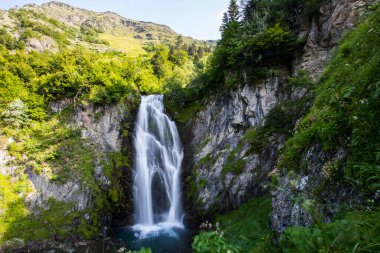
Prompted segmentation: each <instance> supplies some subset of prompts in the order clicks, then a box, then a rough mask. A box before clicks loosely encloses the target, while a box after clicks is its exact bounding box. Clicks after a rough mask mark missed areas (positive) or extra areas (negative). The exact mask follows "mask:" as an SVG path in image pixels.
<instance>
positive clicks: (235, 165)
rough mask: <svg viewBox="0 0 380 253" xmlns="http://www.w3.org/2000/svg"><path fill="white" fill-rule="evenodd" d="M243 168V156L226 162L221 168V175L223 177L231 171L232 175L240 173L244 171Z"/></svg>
mask: <svg viewBox="0 0 380 253" xmlns="http://www.w3.org/2000/svg"><path fill="white" fill-rule="evenodd" d="M244 169H245V161H244V159H243V158H241V159H238V160H236V161H230V162H227V163H226V164H225V165H224V166H223V169H222V174H221V176H222V177H225V176H226V175H227V173H232V174H234V175H240V174H241V173H243V172H244Z"/></svg>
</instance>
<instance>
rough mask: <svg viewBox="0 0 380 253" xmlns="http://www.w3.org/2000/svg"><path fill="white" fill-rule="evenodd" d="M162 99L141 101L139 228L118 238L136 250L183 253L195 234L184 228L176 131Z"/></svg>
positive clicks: (137, 187)
mask: <svg viewBox="0 0 380 253" xmlns="http://www.w3.org/2000/svg"><path fill="white" fill-rule="evenodd" d="M163 99H164V97H163V96H162V95H150V96H142V97H141V104H140V107H139V110H138V114H137V119H136V126H135V133H134V148H135V158H134V172H135V174H134V206H135V213H134V218H135V225H134V226H132V227H121V228H120V229H118V230H117V231H116V238H117V239H119V240H121V241H123V242H124V243H125V245H126V246H127V247H128V248H129V249H132V250H139V249H140V248H141V247H148V248H150V249H151V250H152V252H154V253H182V252H183V253H185V252H189V249H191V234H190V233H189V231H187V230H186V229H185V228H184V225H183V223H182V217H183V213H182V208H181V187H180V185H181V184H180V177H181V175H180V174H181V163H182V159H183V148H182V144H181V142H180V139H179V135H178V131H177V127H176V125H175V124H174V122H173V121H171V120H170V119H169V117H168V116H167V115H166V114H165V113H164V105H163Z"/></svg>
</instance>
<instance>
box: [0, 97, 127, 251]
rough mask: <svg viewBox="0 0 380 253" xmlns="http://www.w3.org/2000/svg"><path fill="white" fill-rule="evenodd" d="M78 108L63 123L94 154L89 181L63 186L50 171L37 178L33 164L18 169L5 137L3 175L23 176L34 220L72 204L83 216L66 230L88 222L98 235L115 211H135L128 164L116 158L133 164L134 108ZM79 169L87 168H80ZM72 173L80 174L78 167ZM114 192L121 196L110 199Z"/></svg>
mask: <svg viewBox="0 0 380 253" xmlns="http://www.w3.org/2000/svg"><path fill="white" fill-rule="evenodd" d="M50 106H51V111H52V112H53V113H56V114H60V113H67V111H66V112H64V110H65V109H66V108H68V107H71V108H72V107H73V101H72V100H70V99H65V100H62V101H59V102H54V103H52V104H51V105H50ZM74 108H75V109H74V110H71V109H70V110H71V113H70V114H68V115H67V116H65V118H66V123H63V122H62V123H63V124H67V125H68V127H69V128H72V129H74V130H76V131H79V132H80V141H81V144H83V146H84V147H86V148H88V149H89V151H88V152H91V154H94V156H93V157H92V158H93V159H94V161H93V163H92V164H93V167H92V168H89V172H90V173H91V174H90V175H86V178H83V177H81V176H77V177H68V179H65V181H64V182H55V181H54V180H52V178H51V175H50V173H49V171H42V172H40V173H37V172H36V171H35V170H33V169H32V168H31V167H29V165H26V166H25V167H20V165H19V164H18V165H17V166H16V165H14V164H15V161H17V159H16V158H15V157H12V156H10V155H9V154H8V151H7V149H9V145H11V144H12V143H13V142H14V140H13V139H8V140H3V139H2V138H1V139H2V142H1V143H2V145H1V146H0V148H1V149H0V173H1V174H3V175H5V176H9V177H11V180H18V178H19V177H20V176H21V175H22V176H25V177H26V180H27V182H28V185H29V186H28V187H29V188H28V189H29V190H28V191H27V194H26V195H25V198H24V204H25V207H26V208H27V209H28V212H29V214H30V216H33V215H38V212H40V210H41V209H42V210H44V211H45V212H49V209H50V203H51V201H54V202H55V203H61V204H62V205H63V207H62V208H64V207H65V205H69V206H70V212H71V213H76V214H78V216H77V217H75V220H72V221H68V222H69V223H71V225H70V226H73V228H69V227H67V228H66V229H74V231H76V229H77V227H78V226H83V224H82V225H81V224H80V223H83V222H84V223H89V224H91V226H93V225H95V224H96V225H95V230H94V231H97V229H99V225H101V226H102V227H107V226H110V225H111V218H112V215H113V214H114V213H113V212H115V213H116V214H117V212H118V211H117V210H116V209H117V208H118V207H123V210H124V211H126V212H127V211H128V206H129V207H131V206H132V204H131V203H130V201H131V200H130V199H129V198H130V196H129V194H130V192H128V191H130V190H131V189H130V185H129V184H128V179H127V178H128V177H127V176H129V177H130V174H129V173H131V172H130V167H129V166H128V164H127V162H128V161H127V162H126V163H123V164H117V163H118V162H117V161H116V160H117V159H115V158H114V156H115V154H120V155H119V156H121V155H123V156H124V158H123V159H126V160H129V159H130V157H129V155H128V153H130V152H131V151H130V149H129V146H130V143H129V139H128V136H127V134H126V131H128V130H129V128H130V127H132V126H133V124H132V122H133V121H132V120H133V116H132V112H131V108H133V107H132V106H131V105H130V104H129V103H119V104H116V105H110V106H94V105H91V104H90V105H86V106H84V105H79V106H74ZM0 137H2V136H0ZM23 159H24V160H27V157H25V156H24V157H23ZM64 159H66V158H64ZM78 166H83V165H82V164H78ZM68 169H70V170H73V171H74V172H75V168H68ZM106 170H108V172H106ZM20 173H21V174H20ZM12 178H13V179H12ZM90 179H91V180H94V181H93V183H91V182H90V181H89V180H90ZM110 191H116V193H114V194H113V195H111V194H110V193H109V192H110ZM115 194H116V195H115ZM110 196H112V197H113V198H116V197H117V198H118V199H117V200H114V201H117V203H116V204H117V205H116V206H115V210H113V209H112V208H113V207H112V206H113V203H114V202H112V197H110ZM108 198H111V200H109V199H108ZM100 200H102V201H104V203H105V202H110V203H109V204H107V205H104V206H99V203H96V202H97V201H98V202H99V201H100ZM94 214H96V215H100V217H99V219H100V220H99V221H98V222H100V223H98V222H97V223H95V224H94V223H93V220H92V218H93V217H94ZM53 217H54V215H53ZM97 217H98V216H97ZM79 220H81V221H79ZM52 232H54V230H52ZM106 233H107V231H106V230H100V231H99V233H98V234H97V235H102V236H105V235H106ZM73 236H74V235H73ZM95 236H96V235H95ZM79 238H81V237H79ZM82 238H83V237H82ZM74 239H78V238H74ZM19 246H23V245H19ZM12 247H13V246H12Z"/></svg>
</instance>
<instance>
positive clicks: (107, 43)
mask: <svg viewBox="0 0 380 253" xmlns="http://www.w3.org/2000/svg"><path fill="white" fill-rule="evenodd" d="M31 22H32V23H31ZM33 22H35V23H37V24H34V25H33ZM0 24H2V25H3V27H4V29H5V30H6V31H8V32H10V33H11V34H12V35H13V37H14V38H16V39H19V40H24V41H25V43H26V47H27V48H28V49H29V50H32V49H34V50H38V51H42V50H45V49H53V50H54V49H55V50H56V49H57V48H58V45H60V44H62V41H61V40H64V41H65V42H66V43H67V44H75V45H78V44H81V45H85V46H86V47H91V48H94V49H96V50H100V51H105V50H112V49H113V50H118V51H122V52H125V53H127V54H129V55H131V56H137V55H139V54H141V53H144V52H145V51H144V49H143V48H144V47H146V46H148V45H151V44H154V45H157V44H167V45H173V44H175V43H176V42H177V39H178V37H179V36H180V35H179V34H177V33H176V32H174V31H173V30H172V29H171V28H170V27H168V26H165V25H159V24H155V23H152V22H143V21H136V20H132V19H127V18H124V17H121V16H120V15H118V14H116V13H113V12H94V11H89V10H85V9H80V8H75V7H72V6H70V5H67V4H64V3H60V2H55V1H52V2H49V3H45V4H42V5H35V4H28V5H25V6H23V7H20V8H12V9H10V10H9V11H1V13H0ZM31 31H34V32H37V33H38V34H39V35H40V36H37V35H36V34H31ZM180 40H181V42H182V43H183V44H185V45H187V48H185V47H184V49H188V47H189V46H190V45H197V46H200V45H202V46H205V45H206V46H209V45H208V44H205V42H202V41H199V40H195V39H192V38H190V37H182V36H181V37H180Z"/></svg>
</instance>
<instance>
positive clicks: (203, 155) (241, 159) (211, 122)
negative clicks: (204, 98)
mask: <svg viewBox="0 0 380 253" xmlns="http://www.w3.org/2000/svg"><path fill="white" fill-rule="evenodd" d="M286 73H287V71H286V70H284V71H283V74H282V75H281V77H278V76H273V77H269V78H268V79H266V80H264V81H262V82H261V83H260V84H257V85H255V86H253V85H249V84H245V85H244V86H243V87H242V88H239V89H238V90H235V91H232V92H228V93H227V94H223V95H218V96H215V97H213V98H210V100H209V101H210V102H208V103H207V104H206V105H205V110H203V111H201V112H199V113H198V115H197V117H196V118H194V119H193V121H192V122H191V128H192V135H191V136H190V137H189V140H190V145H189V147H188V149H189V151H190V152H185V153H187V155H188V154H190V155H191V154H193V156H192V157H191V159H193V164H194V169H193V171H192V176H193V177H194V178H195V185H196V188H197V194H196V201H197V202H199V203H200V204H201V206H202V209H203V210H208V209H210V208H212V207H221V208H236V207H238V206H239V205H240V204H242V203H243V202H244V201H245V200H246V199H247V196H249V195H252V194H255V193H259V192H262V191H263V190H264V188H265V187H266V184H267V182H268V180H267V174H268V173H269V172H270V171H271V170H273V168H274V160H275V159H273V157H275V153H276V152H277V149H278V147H277V146H276V147H273V149H266V150H265V151H263V152H262V153H260V154H249V152H248V150H249V148H250V147H249V145H248V144H247V143H245V142H244V137H245V132H246V130H247V129H249V128H252V127H254V126H257V125H260V124H262V123H263V119H264V118H265V116H266V115H267V114H268V112H269V111H270V110H271V109H272V108H273V107H274V106H275V105H276V103H278V101H282V100H284V99H285V98H286V97H287V95H286V94H285V93H284V92H283V89H282V88H283V87H282V85H283V84H284V80H283V78H282V77H283V76H286ZM231 153H234V154H235V157H233V158H232V157H231ZM229 163H231V164H232V166H237V167H239V168H237V169H238V170H239V171H238V172H237V171H233V170H232V171H230V170H228V168H227V167H226V166H228V164H229ZM185 166H186V165H185ZM188 170H189V168H185V171H188Z"/></svg>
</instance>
